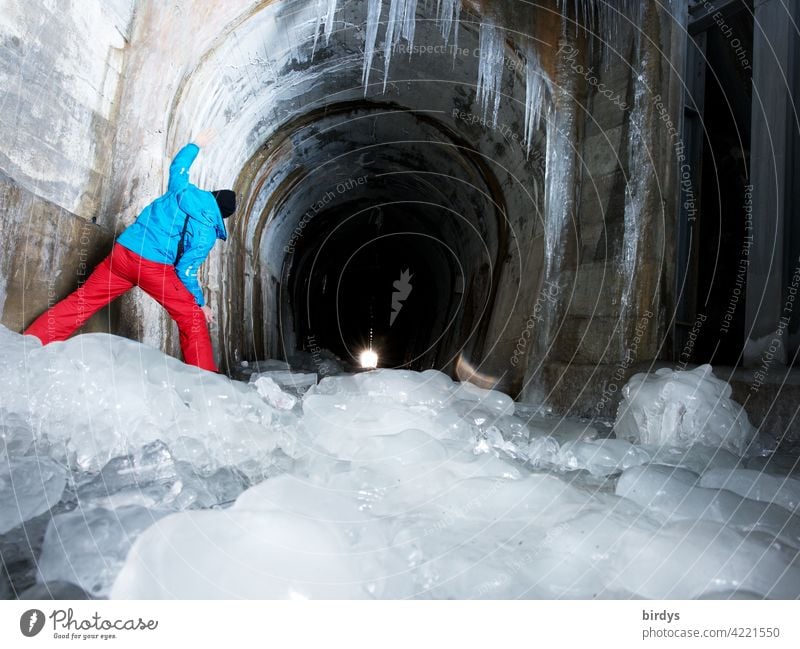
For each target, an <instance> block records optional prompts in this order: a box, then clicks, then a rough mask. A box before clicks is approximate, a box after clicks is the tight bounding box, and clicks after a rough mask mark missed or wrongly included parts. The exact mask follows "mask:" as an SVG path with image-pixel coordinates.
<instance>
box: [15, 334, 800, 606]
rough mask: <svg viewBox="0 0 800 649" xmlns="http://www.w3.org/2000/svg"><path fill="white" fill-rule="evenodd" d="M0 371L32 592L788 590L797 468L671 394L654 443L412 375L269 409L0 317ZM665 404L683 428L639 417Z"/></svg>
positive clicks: (663, 593)
mask: <svg viewBox="0 0 800 649" xmlns="http://www.w3.org/2000/svg"><path fill="white" fill-rule="evenodd" d="M308 360H309V361H313V360H314V359H311V358H310V357H309V359H308ZM0 365H1V366H2V368H1V369H2V373H0V383H1V384H2V385H0V389H2V392H0V394H2V402H0V434H1V435H2V438H1V439H2V446H0V467H10V466H21V464H20V463H29V464H30V463H31V462H39V463H40V464H45V465H46V466H51V467H58V471H60V473H59V475H60V476H61V478H60V480H59V481H56V480H55V474H56V473H57V472H58V471H57V469H56V468H53V472H54V473H53V476H54V477H53V479H52V480H46V481H44V483H41V482H40V483H39V484H38V485H37V484H28V483H25V484H26V487H25V489H26V493H25V497H26V498H28V497H30V498H31V500H32V501H36V502H37V503H38V507H36V508H34V510H32V511H33V513H32V515H33V516H36V517H35V518H34V519H32V521H29V522H27V523H25V524H24V525H26V526H28V527H32V526H36V525H38V526H39V528H40V529H41V530H42V531H43V530H44V526H45V525H47V521H48V520H49V526H47V533H46V534H45V535H44V545H43V548H42V550H41V553H39V551H38V549H37V550H36V552H34V553H33V554H31V556H32V557H37V558H38V559H39V573H38V579H39V580H40V586H41V588H40V589H39V590H36V591H33V592H36V593H44V592H45V591H44V590H43V589H44V586H45V585H46V584H54V586H53V587H54V588H55V589H56V590H57V592H62V591H64V588H67V589H68V587H66V586H64V584H74V585H75V586H78V587H80V588H81V589H83V590H85V591H86V592H87V593H89V594H91V595H92V596H103V595H111V596H115V597H186V598H214V597H263V598H407V597H415V598H458V599H464V598H517V597H530V598H554V597H556V598H592V597H607V598H612V597H618V598H631V597H654V598H670V597H677V598H683V597H704V598H708V597H715V596H716V597H730V596H736V597H792V598H794V597H798V596H800V565H798V561H799V559H798V550H797V548H798V546H800V527H799V525H800V524H799V523H798V516H797V515H796V514H795V513H794V512H795V511H797V509H796V508H797V504H796V503H797V498H796V491H797V485H796V483H797V480H796V478H795V477H792V476H788V477H787V476H786V475H779V474H778V473H764V472H763V471H760V470H758V469H756V468H755V467H758V468H760V467H761V464H758V463H757V462H755V461H754V460H755V459H761V458H750V459H744V458H742V457H741V456H740V455H739V448H740V447H739V446H738V445H735V446H736V448H735V449H733V448H731V446H730V445H729V444H728V443H727V442H730V436H729V433H730V430H731V429H730V428H729V429H726V430H727V432H726V434H725V436H724V438H723V436H722V435H721V434H720V433H719V430H716V432H714V430H713V426H712V430H705V431H703V429H700V431H699V432H698V431H694V430H690V428H689V427H690V426H692V425H695V424H697V425H701V423H702V421H703V418H702V416H700V415H699V414H698V412H699V411H700V410H702V409H703V408H705V406H703V405H702V403H706V405H708V404H707V402H706V401H703V400H700V402H702V403H700V402H698V403H695V402H693V401H691V400H690V399H688V396H687V393H686V391H685V390H683V389H676V390H675V391H674V392H673V393H666V394H662V393H659V394H657V395H656V397H657V399H659V400H660V402H661V405H660V406H659V407H660V408H662V411H661V415H660V417H661V418H660V419H659V418H656V419H654V420H652V421H650V422H649V424H648V425H649V427H648V430H649V431H650V432H652V433H654V434H655V433H658V434H657V435H655V437H656V438H657V439H658V440H662V442H657V441H654V440H648V442H647V443H637V442H635V441H634V442H633V443H632V442H631V441H630V440H624V439H606V436H607V435H608V431H602V427H598V426H597V425H594V424H592V423H590V422H586V421H575V420H567V419H562V418H558V417H545V416H542V415H541V414H538V412H537V413H536V414H534V413H532V411H531V409H530V408H525V407H521V408H517V404H514V403H513V402H512V401H511V400H510V399H509V398H508V397H507V396H505V395H503V394H501V393H498V392H495V391H491V390H482V389H480V388H476V387H474V386H469V385H464V384H461V383H458V382H455V381H453V380H451V379H450V378H449V377H448V376H446V375H445V374H442V373H440V372H436V371H433V370H429V371H426V372H421V373H418V372H410V371H392V370H376V371H371V372H360V373H357V374H353V375H337V376H323V378H322V379H321V380H320V382H319V383H318V384H317V385H311V386H309V387H308V390H307V391H306V393H305V394H304V395H303V396H302V398H301V399H300V400H299V401H298V403H296V404H295V405H294V407H293V408H291V409H283V408H280V407H275V406H276V405H280V404H279V403H278V402H276V401H275V400H276V399H281V398H283V396H284V392H283V391H282V390H281V389H280V386H279V385H277V383H276V382H274V379H271V378H270V377H269V376H265V377H261V378H263V379H264V381H262V383H261V385H262V386H263V385H264V384H266V385H267V386H269V387H270V388H271V390H270V391H267V392H265V391H264V390H263V389H262V390H261V394H260V393H259V389H258V381H259V380H260V379H259V377H257V378H256V379H255V381H254V382H253V383H251V384H248V383H244V382H232V381H230V380H228V379H226V378H225V377H220V376H216V375H210V374H208V373H204V372H202V371H200V370H197V369H195V368H189V367H186V366H184V365H182V364H181V363H179V362H178V361H176V360H174V359H171V358H167V357H165V356H164V355H163V354H161V353H159V352H157V351H156V350H152V349H149V348H147V347H144V346H142V345H139V344H137V343H134V342H131V341H126V340H123V339H120V338H116V337H113V336H103V335H97V334H95V335H88V336H79V337H77V338H75V339H72V340H70V341H68V342H67V343H58V344H55V345H50V346H48V347H45V348H42V347H41V346H40V345H39V344H38V342H36V341H32V340H31V339H25V338H23V337H21V336H19V335H17V334H12V333H11V332H8V331H7V330H4V329H0ZM243 369H246V368H243ZM250 369H253V370H256V369H258V370H264V371H266V372H268V373H270V372H286V371H287V370H286V367H285V366H272V367H269V366H268V367H267V368H266V369H265V368H263V367H258V368H256V367H253V368H250ZM254 373H255V374H257V373H258V372H250V374H251V375H252V374H254ZM11 375H16V380H11V379H10V378H9V376H11ZM19 377H22V380H19ZM661 378H662V377H660V376H659V377H656V380H661ZM701 383H702V381H701ZM695 387H697V386H695ZM276 389H277V390H278V391H275V390H276ZM704 389H705V388H704V387H703V386H701V387H700V388H699V391H700V392H702V391H703V390H704ZM670 394H672V396H674V397H675V399H676V401H675V403H673V402H671V401H670V398H671V396H670ZM291 396H293V397H294V396H296V395H294V394H293V395H291ZM270 400H272V401H273V404H272V405H270V403H269V402H268V401H270ZM675 404H683V407H687V404H688V410H687V412H686V413H684V415H686V416H684V417H683V419H681V422H680V426H679V427H678V428H679V429H680V432H681V435H682V436H681V435H677V436H676V433H675V428H674V427H673V428H670V429H669V431H668V432H667V433H664V434H661V431H656V430H654V427H655V426H656V424H655V423H654V422H655V421H662V422H663V423H665V424H667V425H671V424H672V423H674V422H672V420H670V419H669V418H666V419H664V417H663V413H664V412H667V411H671V410H674V411H675V412H679V411H680V408H677V407H676V405H675ZM698 404H699V405H698ZM644 405H646V404H644ZM651 405H652V404H651ZM695 406H696V408H695V411H691V409H692V408H693V407H695ZM689 411H691V412H689ZM692 413H693V414H692ZM712 420H713V421H717V420H716V419H713V417H712ZM633 421H634V422H635V421H636V420H635V419H634V420H633ZM698 422H700V423H698ZM717 423H719V422H717ZM637 430H638V427H637ZM601 431H602V432H601ZM715 440H716V442H717V443H714V442H715ZM664 441H666V443H663V442H664ZM734 450H735V451H736V452H734ZM48 463H52V464H48ZM769 466H772V467H773V469H775V468H777V469H780V470H783V468H785V467H784V465H783V464H780V463H779V462H777V461H775V462H772V464H770V465H769ZM66 467H69V470H67V468H66ZM788 471H789V469H787V470H786V471H784V473H788ZM26 474H27V475H26V478H29V477H31V475H32V474H33V472H32V471H27V472H26ZM65 480H66V482H67V487H66V488H64V481H65ZM44 485H47V488H48V489H50V488H51V486H52V489H53V491H52V493H51V492H49V491H48V492H47V493H45V495H44V496H43V495H42V494H43V493H44V492H43V491H42V489H43V486H44ZM61 490H63V492H64V493H63V496H62V495H61ZM56 491H58V492H59V493H58V494H56V493H55V492H56ZM59 497H60V498H62V500H61V503H59V505H58V507H57V508H56V509H55V510H53V511H52V512H50V513H44V514H41V513H39V515H38V516H37V515H36V511H37V510H38V511H40V512H41V511H44V512H46V510H47V509H48V508H49V506H52V504H53V500H58V498H59ZM6 502H7V501H6V500H3V503H4V504H5V503H6ZM42 507H45V509H42ZM43 519H46V520H43ZM21 530H23V527H22V526H19V524H17V527H16V528H15V530H14V531H12V532H9V533H6V534H5V535H0V551H4V548H11V547H12V546H13V547H16V545H15V543H16V541H17V540H18V539H17V537H19V534H20V531H21ZM41 533H42V532H39V534H41ZM12 537H13V538H12ZM129 548H131V549H130V552H129V551H128V549H129ZM32 550H33V549H32ZM14 551H15V552H16V550H14ZM18 554H19V553H18ZM20 556H21V555H20ZM22 583H23V582H22V581H18V582H17V585H18V586H19V585H21V584H22ZM56 584H58V586H56ZM112 584H113V586H112ZM29 586H30V581H28V582H27V583H25V584H24V585H23V586H21V587H20V588H18V589H17V590H18V592H19V591H21V590H24V589H25V588H28V587H29ZM64 592H67V591H64Z"/></svg>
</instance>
